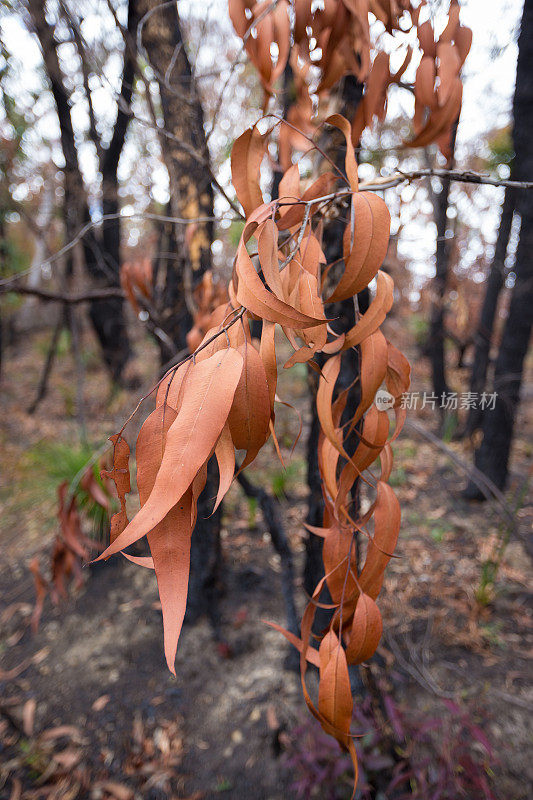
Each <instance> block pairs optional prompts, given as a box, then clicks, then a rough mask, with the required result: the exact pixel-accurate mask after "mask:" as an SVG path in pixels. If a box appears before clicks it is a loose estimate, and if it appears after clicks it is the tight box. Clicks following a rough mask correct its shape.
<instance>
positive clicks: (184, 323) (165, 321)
mask: <svg viewBox="0 0 533 800" xmlns="http://www.w3.org/2000/svg"><path fill="white" fill-rule="evenodd" d="M139 2H140V8H141V16H142V17H144V20H143V28H142V44H143V46H144V48H145V49H146V53H147V55H148V58H149V60H150V64H151V66H152V68H153V69H154V71H155V73H156V77H157V80H158V83H159V91H160V96H161V108H162V112H163V119H164V124H165V131H166V135H164V136H163V137H162V139H161V140H162V143H163V157H164V159H165V163H166V166H167V169H168V172H169V179H170V196H171V200H170V209H171V212H172V215H173V216H174V217H180V218H182V219H183V218H185V219H190V220H193V222H192V223H191V225H190V226H186V225H183V224H176V225H174V226H172V229H171V231H170V241H167V244H166V247H167V248H168V249H167V252H168V253H169V254H171V255H170V257H169V258H166V259H161V261H160V265H159V275H158V282H159V284H160V286H162V290H161V293H160V295H161V296H160V298H159V305H160V309H161V322H162V325H163V327H164V330H165V332H166V333H168V335H169V336H170V338H171V339H172V340H173V341H174V343H175V344H176V347H177V348H178V350H181V349H182V348H183V347H185V346H186V344H185V336H186V334H187V332H188V330H189V329H190V327H191V324H192V319H191V315H190V309H191V292H192V290H193V288H194V286H195V285H196V284H197V283H198V281H199V279H201V277H202V275H203V273H204V272H205V271H206V270H209V269H211V244H212V241H213V222H212V220H202V218H205V217H212V216H213V189H212V186H211V171H210V157H209V152H208V148H207V144H206V140H205V132H204V114H203V109H202V105H201V102H200V98H199V95H198V92H197V89H196V84H195V81H194V77H193V75H192V70H191V65H190V63H189V59H188V57H187V51H186V47H185V42H184V40H183V37H182V32H181V26H180V19H179V16H178V10H177V4H176V3H163V4H161V2H160V0H139ZM198 218H200V221H196V220H198ZM163 273H165V274H163ZM170 355H172V354H170ZM170 355H169V354H168V353H162V360H163V361H166V360H168V358H169V357H170Z"/></svg>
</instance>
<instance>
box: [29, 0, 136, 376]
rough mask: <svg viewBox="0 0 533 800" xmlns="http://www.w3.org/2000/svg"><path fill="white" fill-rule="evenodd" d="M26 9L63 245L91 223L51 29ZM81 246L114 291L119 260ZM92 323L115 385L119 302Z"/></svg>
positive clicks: (120, 352) (96, 311)
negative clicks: (50, 127) (56, 179)
mask: <svg viewBox="0 0 533 800" xmlns="http://www.w3.org/2000/svg"><path fill="white" fill-rule="evenodd" d="M27 8H28V11H29V14H30V18H31V24H32V27H33V30H34V32H35V33H36V35H37V38H38V39H39V44H40V46H41V51H42V55H43V61H44V66H45V70H46V74H47V77H48V80H49V83H50V88H51V91H52V95H53V98H54V102H55V106H56V111H57V116H58V121H59V128H60V139H61V148H62V151H63V157H64V160H65V166H64V168H63V175H64V209H65V237H66V240H67V241H72V239H73V238H74V237H75V235H76V234H77V232H78V231H79V229H80V228H81V226H82V225H83V224H85V223H86V222H88V221H90V215H89V208H88V204H87V196H86V192H85V187H84V185H83V178H82V175H81V170H80V165H79V161H78V151H77V148H76V141H75V136H74V129H73V125H72V116H71V107H70V100H69V95H68V92H67V90H66V87H65V80H64V76H63V73H62V70H61V66H60V63H59V57H58V53H57V41H56V39H55V36H54V28H53V26H52V25H51V24H50V23H49V22H48V20H47V19H46V9H45V4H44V3H42V2H41V1H40V0H27ZM119 117H120V113H119ZM126 124H127V123H126ZM124 133H125V131H124ZM123 142H124V138H123V137H122V140H121V145H120V150H119V151H118V155H117V158H116V165H117V167H118V157H119V156H120V151H121V149H122V144H123ZM117 228H118V225H117ZM82 246H83V254H84V259H85V266H86V269H87V272H88V273H89V275H90V276H91V277H92V278H93V279H94V281H95V283H96V284H97V285H101V286H117V285H118V282H119V277H118V259H117V260H116V263H115V264H112V263H109V264H107V263H106V262H105V260H104V257H103V253H102V246H101V243H100V242H99V240H98V237H97V236H96V234H95V233H94V231H91V232H90V233H88V234H87V235H86V236H85V237H84V239H83V245H82ZM69 269H71V268H69ZM91 319H92V322H93V325H94V328H95V331H96V334H97V336H98V340H99V342H100V345H101V347H102V353H103V356H104V360H105V362H106V364H107V366H108V368H109V370H110V372H111V375H112V377H113V379H114V380H120V378H121V374H122V369H123V367H124V365H125V363H126V362H127V360H128V359H129V356H130V347H129V341H128V337H127V332H126V324H125V318H124V304H123V301H122V300H120V299H114V300H112V301H108V300H106V301H98V302H96V303H94V304H93V306H92V307H91Z"/></svg>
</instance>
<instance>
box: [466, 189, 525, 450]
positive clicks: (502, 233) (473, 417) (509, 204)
mask: <svg viewBox="0 0 533 800" xmlns="http://www.w3.org/2000/svg"><path fill="white" fill-rule="evenodd" d="M515 205H516V191H515V190H514V189H506V190H505V197H504V200H503V204H502V211H501V216H500V227H499V228H498V236H497V239H496V245H495V248H494V256H493V258H492V263H491V265H490V271H489V274H488V277H487V287H486V289H485V296H484V298H483V306H482V308H481V314H480V317H479V323H478V327H477V330H476V333H475V338H474V342H475V349H474V360H473V363H472V372H471V375H470V391H471V392H474V393H475V394H477V395H480V394H481V393H482V392H484V391H485V387H486V385H487V373H488V369H489V360H490V348H491V343H492V337H493V332H494V320H495V317H496V310H497V308H498V300H499V297H500V292H501V290H502V287H503V283H504V280H505V256H506V254H507V246H508V244H509V236H510V233H511V226H512V224H513V216H514V210H515ZM482 421H483V411H482V409H481V407H480V404H479V403H477V404H476V405H475V406H473V407H472V408H471V409H470V410H469V412H468V418H467V421H466V427H465V435H466V436H472V434H473V433H475V431H477V430H479V429H480V428H481V424H482Z"/></svg>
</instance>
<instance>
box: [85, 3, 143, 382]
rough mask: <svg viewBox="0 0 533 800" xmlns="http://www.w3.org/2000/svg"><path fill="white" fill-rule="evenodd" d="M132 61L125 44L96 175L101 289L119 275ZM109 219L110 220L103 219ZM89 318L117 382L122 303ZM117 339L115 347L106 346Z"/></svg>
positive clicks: (122, 350)
mask: <svg viewBox="0 0 533 800" xmlns="http://www.w3.org/2000/svg"><path fill="white" fill-rule="evenodd" d="M138 21H139V19H138V13H137V0H129V3H128V22H127V30H128V34H129V37H130V40H131V41H132V42H134V41H135V37H136V32H137V25H138ZM135 70H136V61H135V54H134V52H132V48H131V47H129V46H128V44H127V43H125V46H124V65H123V70H122V81H121V87H120V100H119V102H118V104H117V116H116V120H115V125H114V127H113V135H112V137H111V142H110V143H109V147H108V148H107V149H105V150H103V151H101V158H100V173H101V175H102V213H103V217H104V221H103V223H102V248H101V251H102V257H101V258H100V259H96V260H94V259H93V263H92V265H91V267H92V274H93V275H94V276H95V278H96V280H97V283H98V284H100V285H102V286H118V285H119V274H120V238H121V237H120V231H121V225H120V217H119V197H118V189H119V185H118V165H119V161H120V156H121V154H122V150H123V148H124V142H125V139H126V132H127V129H128V125H129V122H130V119H131V116H132V114H131V110H130V109H131V99H132V95H133V82H134V80H135ZM111 216H113V217H114V219H106V217H111ZM89 315H90V317H91V320H92V322H93V325H94V327H95V329H96V331H97V332H98V337H99V339H100V343H101V345H102V348H103V351H104V353H105V354H106V360H107V362H108V364H109V366H110V369H111V372H112V374H113V376H114V378H115V379H118V378H120V374H121V371H122V367H123V365H124V363H125V362H124V360H125V359H126V360H127V358H128V356H129V345H128V339H127V333H126V327H125V318H124V310H123V301H122V300H120V299H119V298H113V299H109V300H105V301H98V302H94V303H91V305H90V308H89ZM115 338H116V339H117V342H116V347H110V346H109V343H110V342H112V341H113V340H114V339H115Z"/></svg>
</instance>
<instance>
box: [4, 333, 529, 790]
mask: <svg viewBox="0 0 533 800" xmlns="http://www.w3.org/2000/svg"><path fill="white" fill-rule="evenodd" d="M46 341H47V339H46V337H45V336H43V337H40V336H37V337H32V338H31V340H30V339H27V340H25V341H24V342H22V343H20V344H19V346H18V347H17V348H16V349H13V350H11V351H10V352H8V354H7V358H6V366H5V373H4V376H3V378H2V394H3V400H2V407H3V410H4V414H3V418H2V421H1V428H0V437H1V439H0V441H1V446H2V452H3V459H2V460H3V466H2V479H1V481H2V482H1V484H0V501H1V506H0V512H1V518H2V533H1V538H0V543H1V546H2V551H3V557H2V561H1V567H0V697H1V699H0V798H13V799H14V800H16V798H19V797H22V798H39V797H53V798H55V797H57V798H60V797H61V798H67V797H71V798H75V797H91V798H95V799H98V798H117V800H130V799H131V798H133V797H136V798H183V799H185V798H197V799H198V800H199V798H206V800H207V799H208V798H218V797H230V798H237V799H238V800H240V798H256V799H257V800H282V799H285V798H292V797H295V796H296V794H295V789H294V788H293V786H292V785H293V782H294V779H295V777H297V776H296V775H295V773H294V770H293V769H292V768H290V767H289V766H288V765H287V762H286V759H285V758H284V757H283V751H284V750H285V749H286V748H287V747H289V748H290V742H291V732H292V731H293V730H294V729H295V727H296V726H297V725H299V724H300V723H301V721H302V720H303V719H305V718H306V713H305V704H304V702H303V699H302V697H301V687H300V681H299V676H298V675H297V674H295V673H294V672H293V671H291V670H289V669H287V668H286V666H287V664H286V659H287V652H288V650H287V646H286V643H285V641H284V640H283V639H282V637H280V636H279V634H277V633H276V632H275V631H273V630H272V629H270V628H269V627H267V626H266V625H264V624H263V623H262V621H261V620H263V619H268V620H273V621H276V622H278V623H281V624H283V623H284V611H283V602H282V595H281V579H280V564H279V558H278V556H277V555H276V554H275V553H274V551H273V549H272V546H271V544H270V541H269V536H268V534H267V533H266V531H265V529H264V526H263V521H262V519H261V517H260V512H259V511H257V509H255V508H254V507H253V505H250V503H249V502H247V501H246V499H245V498H244V497H243V495H242V493H241V492H240V489H239V488H238V487H237V486H234V487H233V488H232V489H231V492H230V495H229V497H228V502H227V503H226V511H225V516H224V531H223V558H224V575H225V588H224V595H223V598H222V602H221V615H222V620H223V624H222V630H223V636H224V640H223V641H217V639H216V637H215V636H214V634H213V631H212V629H211V626H210V625H209V623H208V621H207V620H201V621H200V622H199V623H198V624H195V625H194V626H189V625H188V626H186V627H185V629H184V631H183V634H182V637H181V639H180V644H179V649H178V657H177V662H176V669H177V677H176V678H174V677H173V676H172V675H170V674H169V672H168V670H167V669H166V666H165V664H164V659H163V652H162V632H161V614H160V606H159V603H158V598H157V590H156V584H155V578H154V575H153V573H152V572H151V571H150V570H145V569H142V568H140V567H136V566H134V565H132V564H130V563H129V562H126V561H125V560H123V559H118V558H115V559H113V560H111V561H109V562H107V563H105V564H104V565H96V566H91V567H87V568H86V569H85V570H84V577H85V580H84V584H83V587H82V588H81V590H79V591H77V592H72V593H71V595H70V597H69V599H68V600H67V601H64V602H62V603H61V605H60V606H59V607H55V606H53V605H52V604H51V603H50V601H49V599H48V600H47V602H46V604H45V610H44V613H43V617H42V620H41V624H40V627H39V630H38V632H37V633H36V634H33V633H32V632H31V630H30V627H29V619H30V616H31V613H32V608H33V604H34V589H33V582H32V578H31V575H30V573H29V571H28V562H29V560H30V559H31V558H32V557H34V556H36V555H37V556H38V557H39V559H40V562H41V566H42V568H43V571H45V570H46V569H47V568H48V567H47V564H49V560H50V551H51V546H52V545H51V543H52V539H53V536H54V532H55V527H56V525H57V523H56V519H55V498H54V495H53V492H52V493H51V492H50V489H49V487H48V486H47V488H46V489H45V488H43V487H42V486H41V483H40V479H41V477H42V476H40V475H38V474H35V472H34V470H35V467H34V466H33V467H32V463H33V462H32V461H31V458H29V454H31V453H32V452H34V449H35V448H36V447H37V446H38V444H39V442H43V441H45V442H50V441H62V442H65V443H70V444H72V445H73V446H74V445H75V444H76V443H77V442H78V441H79V436H80V424H79V422H80V421H79V419H76V417H75V416H73V413H74V411H75V390H74V389H73V378H72V375H73V368H72V364H71V361H70V355H69V353H68V351H67V352H66V353H64V354H63V356H62V358H61V359H60V361H59V363H58V364H57V367H56V370H55V372H54V375H53V379H52V383H51V388H50V391H49V394H48V396H47V397H46V399H45V400H44V401H43V403H42V404H41V406H40V407H39V409H38V411H37V413H36V414H35V415H34V416H29V415H28V414H27V413H26V411H25V408H26V407H27V405H29V402H30V400H31V397H32V396H33V392H34V391H35V387H36V385H37V382H38V378H39V373H40V369H41V367H42V361H43V356H42V355H41V354H42V352H43V350H44V349H45V344H46ZM84 343H85V351H84V352H85V356H86V358H85V366H86V371H85V378H86V379H85V385H84V398H85V408H84V416H85V420H86V431H87V438H88V440H89V442H90V443H91V445H92V446H93V447H97V446H100V444H101V443H103V442H104V441H105V438H106V437H107V436H108V435H110V434H112V433H113V432H115V429H118V427H120V423H121V421H122V420H123V419H124V418H125V417H126V416H127V415H128V413H129V412H130V410H131V409H132V407H133V406H134V404H135V400H136V398H137V396H138V392H134V391H131V392H128V391H120V392H116V391H115V393H112V391H111V388H110V386H109V382H108V380H107V377H106V376H105V374H104V373H103V371H102V369H101V367H100V364H99V360H98V357H97V353H96V345H95V344H94V343H93V342H92V339H91V337H90V334H89V333H88V331H87V330H86V331H85V333H84ZM136 348H137V357H136V360H135V362H134V364H133V365H132V366H131V370H132V373H135V374H136V375H138V376H140V378H141V380H142V382H143V384H146V385H148V384H149V383H150V381H151V380H153V377H154V375H153V374H151V373H150V367H149V366H147V365H150V364H154V363H155V357H154V353H155V350H152V347H151V345H150V344H148V343H147V342H146V341H145V340H144V339H143V338H138V339H137V341H136ZM414 355H415V358H414V359H413V361H414V362H419V359H417V357H416V354H414ZM284 380H285V381H287V384H286V388H287V390H288V391H289V390H290V392H291V394H292V396H293V397H294V396H295V395H296V398H297V405H298V406H299V407H300V408H301V410H302V411H303V412H304V416H305V402H304V401H305V396H306V388H305V380H304V378H303V373H302V372H298V371H296V376H295V377H292V378H290V379H289V378H284ZM414 380H415V388H421V387H424V386H427V376H426V374H425V372H424V367H423V365H420V363H417V366H416V370H415V379H414ZM288 381H292V383H291V384H290V385H289V383H288ZM282 388H283V387H282ZM78 410H79V409H78ZM419 420H420V421H421V422H422V423H423V424H424V425H426V426H427V427H428V429H433V430H434V428H435V425H434V423H435V420H434V419H433V418H431V417H430V416H426V417H424V415H421V416H420V417H419ZM278 426H279V431H278V433H279V438H280V441H281V443H282V445H283V446H285V449H286V452H287V453H288V451H289V448H287V447H286V445H287V444H288V441H289V438H290V436H292V435H293V434H294V431H295V429H297V422H296V421H295V418H294V416H291V412H290V411H288V410H285V409H284V410H283V412H282V413H280V417H279V420H278ZM532 427H533V419H532V414H531V409H530V407H529V408H528V406H527V403H525V404H523V407H522V410H521V418H520V421H519V424H518V426H517V429H518V431H519V438H518V441H517V444H516V446H515V449H514V453H513V475H512V480H511V485H510V488H509V492H508V493H507V495H506V497H507V502H508V503H509V504H512V500H513V497H514V496H515V495H516V492H517V491H518V489H519V488H520V486H522V485H523V481H524V476H525V475H527V474H528V471H529V470H530V468H531V457H532V453H531V445H530V444H529V442H530V436H529V434H528V432H530V431H531V429H532ZM528 436H529V438H528ZM131 438H133V437H131ZM447 446H448V447H449V449H450V450H451V451H453V452H454V453H455V454H456V455H458V456H460V457H461V458H462V459H463V460H464V461H465V463H466V464H468V463H469V461H470V454H469V452H468V451H467V450H466V446H465V445H464V444H463V443H461V442H451V443H449V444H448V445H447ZM303 452H304V451H303V444H301V443H300V444H299V445H298V447H297V449H296V452H295V455H294V456H293V459H292V462H291V464H292V466H291V467H290V468H289V470H288V472H287V473H286V474H283V473H282V471H281V470H280V468H279V467H278V466H276V465H274V466H273V464H274V459H273V458H272V456H271V454H270V452H269V453H268V454H267V455H264V456H263V457H262V458H261V460H260V461H259V463H258V465H257V467H255V468H253V469H251V470H250V478H251V479H253V480H256V481H257V482H261V483H262V485H264V486H271V487H273V488H275V489H276V491H277V492H278V493H279V492H281V493H282V500H281V502H282V506H283V512H284V518H285V521H286V524H287V529H288V531H289V535H290V538H291V543H292V546H293V549H294V551H295V557H296V561H297V566H298V573H299V574H301V568H302V563H303V534H302V530H303V529H302V526H301V521H302V519H303V518H304V514H305V485H304V476H305V464H304V461H303ZM395 455H396V461H395V463H396V469H395V473H394V475H393V483H394V484H395V489H396V491H397V493H398V497H399V499H400V502H401V504H402V513H403V527H402V535H401V541H400V543H399V548H398V554H399V555H400V556H401V558H399V559H395V560H393V561H392V562H391V565H390V566H389V571H388V576H387V578H386V582H385V587H384V590H383V593H382V595H381V596H380V607H381V609H382V612H383V617H384V628H385V632H386V633H385V635H384V639H383V642H382V645H381V646H380V649H379V651H378V655H377V661H376V662H375V663H377V664H378V665H379V669H380V670H387V676H388V677H387V680H388V682H389V684H390V685H391V686H393V692H394V696H395V700H396V701H397V702H398V703H399V704H400V705H401V706H403V707H404V708H406V709H408V710H410V711H411V712H416V713H419V714H421V715H424V714H427V715H428V716H433V717H434V716H435V715H437V716H439V715H440V714H442V713H443V708H444V706H443V700H445V699H447V698H453V699H454V700H456V701H457V702H460V703H461V704H462V705H463V706H464V708H465V709H468V711H469V713H470V714H471V715H472V718H475V719H476V720H479V721H481V724H482V726H483V729H484V731H485V733H486V735H487V737H488V739H489V740H490V742H491V743H492V745H493V747H494V750H495V753H496V756H495V758H494V759H493V760H492V762H491V764H490V768H491V772H492V773H493V777H492V779H491V785H492V787H493V791H494V793H495V795H496V796H497V797H501V798H506V800H522V799H523V800H525V798H527V797H529V796H531V795H530V794H529V789H530V786H531V785H532V783H533V771H532V764H533V758H532V757H531V756H532V753H531V749H529V751H528V748H531V741H530V733H529V720H530V718H531V712H532V710H533V697H532V695H531V688H530V682H529V683H528V664H529V663H530V661H528V659H530V656H531V625H530V623H531V604H529V606H528V601H529V600H530V599H531V594H530V588H531V587H530V584H529V585H528V580H527V575H528V571H529V569H530V560H529V556H528V553H527V549H526V546H525V545H526V537H527V536H528V535H529V533H530V531H531V527H532V522H533V506H532V505H531V504H529V505H528V504H527V502H526V504H525V505H524V504H522V506H521V508H520V509H519V510H518V511H517V513H516V530H515V531H514V532H513V534H512V536H511V538H510V542H509V545H508V546H507V548H506V550H505V557H504V559H503V562H502V564H501V567H500V571H499V574H498V579H497V584H496V589H495V590H494V591H492V590H491V587H489V590H488V592H487V593H486V596H485V597H484V598H482V599H483V600H484V603H480V602H479V599H480V593H479V584H480V575H481V571H482V565H483V562H484V561H486V560H487V559H488V558H489V557H490V556H491V554H492V553H493V552H494V548H495V547H497V545H498V542H499V541H501V539H502V536H504V535H505V531H506V526H505V524H504V522H503V517H502V511H501V508H499V507H498V506H497V505H490V504H482V505H481V504H474V503H467V502H466V501H464V500H462V499H461V497H460V490H461V488H462V487H463V485H464V483H465V476H464V474H462V472H461V471H460V470H459V469H458V467H457V466H456V465H455V464H454V463H453V462H452V461H451V459H450V457H449V455H447V454H446V453H444V452H441V451H439V450H436V449H435V447H434V445H433V444H432V443H431V442H429V441H427V440H426V439H424V438H423V437H420V436H419V434H417V433H414V432H413V431H410V430H407V429H406V431H405V433H403V434H402V436H401V437H400V439H399V440H398V442H397V445H396V447H395ZM134 502H135V497H134V496H132V498H131V503H132V504H134ZM297 591H298V602H299V606H300V608H302V607H303V605H304V603H305V597H304V594H303V590H302V589H301V585H300V582H299V585H298V587H297ZM476 598H477V599H476ZM313 683H314V679H313V676H311V678H310V687H311V690H312V689H313ZM317 796H320V795H317ZM343 796H344V795H343V794H340V795H339V797H343ZM348 796H349V793H348ZM472 800H477V798H472Z"/></svg>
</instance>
